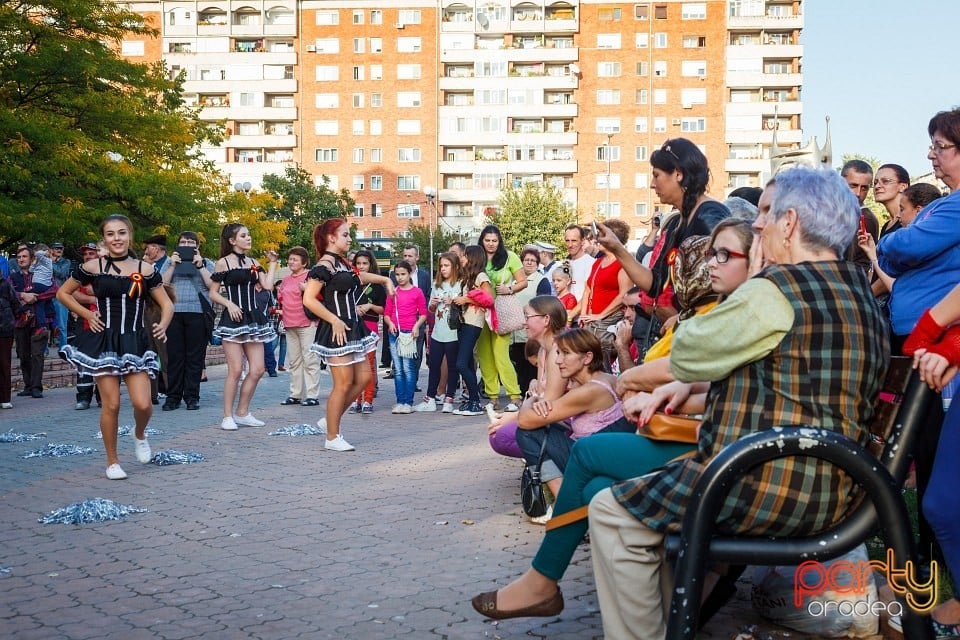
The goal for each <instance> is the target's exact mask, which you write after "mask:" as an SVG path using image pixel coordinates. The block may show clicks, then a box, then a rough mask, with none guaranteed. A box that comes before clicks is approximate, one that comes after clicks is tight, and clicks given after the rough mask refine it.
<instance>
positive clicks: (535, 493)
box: [520, 434, 547, 518]
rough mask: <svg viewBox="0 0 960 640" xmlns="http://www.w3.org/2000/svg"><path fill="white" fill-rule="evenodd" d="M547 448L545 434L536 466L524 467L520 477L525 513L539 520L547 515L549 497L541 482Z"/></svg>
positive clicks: (521, 497)
mask: <svg viewBox="0 0 960 640" xmlns="http://www.w3.org/2000/svg"><path fill="white" fill-rule="evenodd" d="M546 448H547V434H544V435H543V444H541V445H540V456H539V457H538V458H537V464H536V466H535V467H531V466H530V465H529V464H528V465H526V466H524V467H523V473H522V474H521V475H520V503H521V504H522V505H523V512H524V513H525V514H527V515H528V516H530V517H531V518H539V517H540V516H542V515H545V514H546V513H547V496H546V495H545V494H544V493H543V483H542V482H541V481H540V467H541V466H542V465H543V452H544V451H545V450H546Z"/></svg>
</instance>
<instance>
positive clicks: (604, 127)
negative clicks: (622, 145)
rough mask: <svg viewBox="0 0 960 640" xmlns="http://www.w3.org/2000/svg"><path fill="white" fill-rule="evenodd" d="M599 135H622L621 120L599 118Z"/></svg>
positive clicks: (597, 129)
mask: <svg viewBox="0 0 960 640" xmlns="http://www.w3.org/2000/svg"><path fill="white" fill-rule="evenodd" d="M596 131H597V133H620V118H597V128H596Z"/></svg>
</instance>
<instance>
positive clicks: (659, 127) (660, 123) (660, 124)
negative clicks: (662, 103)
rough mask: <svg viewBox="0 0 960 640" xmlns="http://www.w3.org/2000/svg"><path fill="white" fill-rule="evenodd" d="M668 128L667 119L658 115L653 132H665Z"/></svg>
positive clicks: (654, 121)
mask: <svg viewBox="0 0 960 640" xmlns="http://www.w3.org/2000/svg"><path fill="white" fill-rule="evenodd" d="M666 130H667V119H666V118H664V117H663V116H657V117H656V118H654V119H653V132H654V133H663V132H664V131H666Z"/></svg>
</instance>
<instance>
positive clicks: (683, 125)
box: [680, 118, 707, 133]
mask: <svg viewBox="0 0 960 640" xmlns="http://www.w3.org/2000/svg"><path fill="white" fill-rule="evenodd" d="M680 130H681V131H683V132H684V133H695V132H698V131H706V130H707V119H706V118H683V119H682V120H680Z"/></svg>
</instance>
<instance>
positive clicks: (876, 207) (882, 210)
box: [837, 153, 890, 228]
mask: <svg viewBox="0 0 960 640" xmlns="http://www.w3.org/2000/svg"><path fill="white" fill-rule="evenodd" d="M851 160H863V161H864V162H866V163H867V164H868V165H870V167H871V168H872V169H873V174H874V175H876V174H877V167H879V166H880V161H879V160H877V159H876V158H875V157H873V156H865V155H863V154H862V153H845V154H843V157H842V158H841V159H840V167H839V168H837V171H839V170H840V169H842V168H843V165H845V164H846V163H848V162H850V161H851ZM863 206H865V207H867V208H868V209H870V211H873V215H875V216H877V220H879V221H880V227H881V228H882V227H883V225H884V224H886V223H887V220H889V219H890V215H889V214H888V213H887V208H886V207H885V206H883V205H882V204H880V203H879V202H877V201H876V200H874V199H873V189H870V193H868V194H867V199H866V200H864V201H863Z"/></svg>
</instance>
